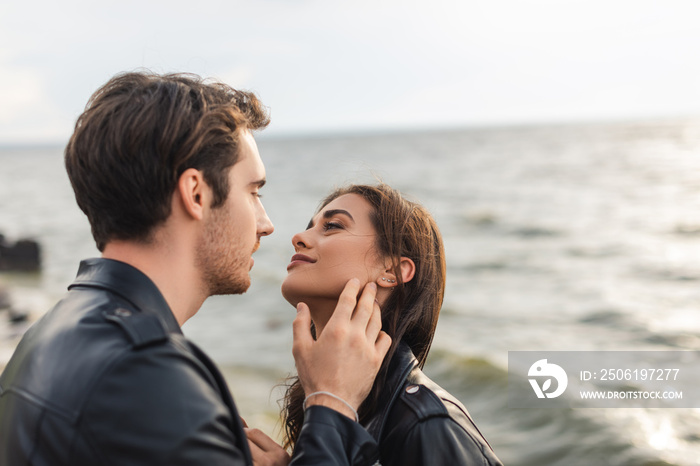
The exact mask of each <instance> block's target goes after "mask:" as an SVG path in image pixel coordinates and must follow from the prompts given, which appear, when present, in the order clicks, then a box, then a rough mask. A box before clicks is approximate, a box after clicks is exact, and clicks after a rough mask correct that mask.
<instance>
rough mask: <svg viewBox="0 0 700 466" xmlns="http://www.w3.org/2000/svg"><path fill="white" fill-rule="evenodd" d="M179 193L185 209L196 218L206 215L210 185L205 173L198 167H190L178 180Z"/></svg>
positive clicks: (199, 218)
mask: <svg viewBox="0 0 700 466" xmlns="http://www.w3.org/2000/svg"><path fill="white" fill-rule="evenodd" d="M176 191H177V194H179V196H180V199H181V200H182V207H183V209H184V211H185V212H186V213H187V214H188V215H189V216H191V217H192V218H194V219H196V220H202V218H203V217H204V207H205V206H207V205H209V193H210V190H209V186H208V185H207V184H206V182H205V181H204V175H203V174H202V172H201V171H199V170H197V169H196V168H188V169H187V170H185V171H184V172H183V173H182V175H180V178H178V180H177V189H176Z"/></svg>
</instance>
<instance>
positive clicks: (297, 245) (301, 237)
mask: <svg viewBox="0 0 700 466" xmlns="http://www.w3.org/2000/svg"><path fill="white" fill-rule="evenodd" d="M292 246H294V250H299V249H308V247H309V240H308V238H307V237H306V231H301V232H299V233H297V234H296V235H294V236H292Z"/></svg>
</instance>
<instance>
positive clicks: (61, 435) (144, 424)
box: [0, 73, 390, 466]
mask: <svg viewBox="0 0 700 466" xmlns="http://www.w3.org/2000/svg"><path fill="white" fill-rule="evenodd" d="M267 124H268V118H267V115H266V114H265V111H264V110H263V107H262V105H261V104H260V102H259V101H258V100H257V98H256V97H255V96H254V95H252V94H249V93H245V92H240V91H236V90H234V89H231V88H230V87H228V86H226V85H223V84H216V83H206V82H203V81H202V80H201V79H199V78H198V77H196V76H191V75H165V76H159V75H155V74H148V73H127V74H123V75H120V76H117V77H115V78H113V79H112V80H110V81H109V82H108V83H107V84H105V85H104V86H103V87H102V88H100V89H99V90H98V91H97V92H96V93H95V94H94V95H93V96H92V98H91V99H90V101H89V102H88V105H87V108H86V110H85V112H84V113H83V114H82V115H81V116H80V117H79V119H78V122H77V123H76V127H75V132H74V134H73V136H72V137H71V139H70V142H69V143H68V146H67V147H66V151H65V162H66V169H67V171H68V175H69V178H70V181H71V184H72V185H73V189H74V191H75V197H76V200H77V202H78V205H79V206H80V208H81V209H82V210H83V212H85V214H86V215H87V217H88V219H89V221H90V225H91V227H92V233H93V237H94V239H95V241H96V243H97V247H98V249H99V250H100V251H101V252H102V258H99V259H90V260H86V261H83V262H82V263H81V265H80V269H79V272H78V276H77V278H76V280H75V282H74V283H73V284H72V285H71V286H70V287H69V292H68V294H67V295H66V297H65V298H64V299H63V300H61V301H60V302H59V303H58V304H57V305H56V306H55V307H54V308H53V309H52V310H50V311H49V312H48V313H47V314H46V315H45V316H44V317H43V318H42V319H41V320H40V321H38V322H37V323H36V324H35V325H34V326H33V327H32V328H31V329H30V330H29V331H28V332H27V333H26V334H25V336H24V338H23V339H22V341H21V342H20V344H19V345H18V347H17V349H16V351H15V354H14V355H13V357H12V359H11V360H10V362H9V363H8V365H7V367H6V369H5V371H4V372H3V374H2V376H0V465H16V464H31V465H48V464H51V465H54V464H57V465H71V466H79V465H97V464H108V465H110V464H114V465H117V464H125V465H161V464H162V465H180V464H188V465H189V464H201V465H219V464H222V465H223V464H231V465H243V464H246V465H247V464H252V462H253V457H254V458H255V460H256V463H259V464H273V463H274V464H285V463H287V462H288V461H289V457H288V456H287V455H286V453H284V452H282V451H281V450H280V449H279V447H278V446H276V445H274V442H272V441H271V440H270V439H269V438H268V437H266V436H265V435H264V434H262V433H260V432H258V431H255V430H253V431H249V432H248V436H249V439H250V443H249V441H248V439H247V438H246V432H245V431H244V426H243V425H242V422H241V420H240V418H239V416H238V414H237V411H236V407H235V405H234V403H233V400H232V398H231V395H230V393H229V391H228V388H227V387H226V384H225V382H224V380H223V377H222V376H221V374H220V372H219V371H218V370H217V369H216V367H215V366H214V364H213V363H212V362H211V361H210V360H209V358H207V356H206V355H205V354H204V353H203V352H202V351H201V350H200V349H198V348H197V347H196V346H195V345H194V344H192V343H191V342H189V341H188V340H187V339H185V338H184V336H183V335H182V332H181V330H180V327H181V325H182V324H183V323H184V322H186V321H187V319H189V318H190V317H192V316H193V315H194V314H195V313H196V312H197V311H198V309H199V308H200V306H201V304H202V302H203V301H204V300H205V299H206V298H207V297H208V296H211V295H214V294H231V293H243V292H245V291H246V290H247V289H248V286H249V285H250V277H249V271H250V269H251V267H252V266H253V259H252V257H251V256H252V254H253V252H255V250H256V249H257V248H258V246H259V244H260V238H261V237H263V236H266V235H269V234H270V233H272V231H273V225H272V223H271V222H270V220H269V218H268V217H267V214H266V213H265V210H264V208H263V206H262V204H261V202H260V196H259V191H260V189H261V188H262V186H263V185H264V184H265V168H264V165H263V163H262V161H261V159H260V156H259V154H258V150H257V147H256V145H255V141H254V139H253V137H252V135H251V131H253V130H256V129H260V128H263V127H265V126H266V125H267ZM359 288H360V287H359V282H358V281H356V280H351V281H350V282H349V283H348V285H347V287H346V289H345V291H344V295H343V298H342V299H341V304H339V306H338V308H337V310H336V314H335V316H334V317H333V319H332V322H329V325H332V326H333V329H334V330H333V331H332V332H328V330H326V332H324V333H323V335H324V336H325V335H326V334H327V333H328V334H330V335H333V337H334V338H332V339H328V338H327V339H324V338H319V340H318V341H314V340H313V339H312V338H311V335H310V331H309V326H310V320H309V319H310V318H309V314H308V308H306V307H305V306H304V305H300V306H299V308H298V315H297V319H296V320H295V323H294V355H295V359H296V363H297V369H298V371H299V375H300V378H301V380H302V383H303V386H304V389H305V391H306V393H307V394H309V395H310V394H312V393H314V395H313V396H311V397H309V399H308V400H307V403H306V405H307V407H308V408H307V411H306V416H305V419H304V426H303V429H302V434H301V438H300V441H299V444H298V447H297V449H296V451H295V452H294V454H293V455H292V458H291V461H292V463H293V464H300V465H301V464H352V463H361V462H363V461H365V460H366V459H367V458H370V457H373V456H374V454H375V448H376V445H375V444H374V442H373V440H372V439H371V437H370V436H369V434H368V433H367V432H366V431H365V430H364V429H363V428H362V427H361V426H359V424H358V423H357V422H355V421H356V415H355V412H354V410H356V409H357V407H358V406H359V404H360V403H361V402H362V400H363V399H364V397H365V396H366V394H367V393H368V392H369V389H370V386H371V384H372V382H373V379H374V377H375V375H376V371H377V370H378V368H379V365H380V363H381V360H382V358H383V357H384V354H385V353H386V351H387V349H388V347H389V340H390V339H389V337H388V336H387V335H386V334H384V333H383V332H381V330H380V327H381V322H380V317H379V308H378V305H377V304H376V302H375V299H374V293H375V289H374V288H371V287H366V288H365V290H364V291H362V293H361V294H360V289H359ZM358 295H359V296H360V297H359V299H357V297H358ZM326 328H328V327H326ZM319 392H321V393H319ZM251 450H252V453H251Z"/></svg>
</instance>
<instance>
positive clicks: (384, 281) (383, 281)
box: [377, 257, 416, 288]
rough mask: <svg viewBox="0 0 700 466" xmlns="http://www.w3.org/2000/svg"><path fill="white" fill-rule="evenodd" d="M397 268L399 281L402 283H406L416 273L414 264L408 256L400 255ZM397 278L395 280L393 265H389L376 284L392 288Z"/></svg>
mask: <svg viewBox="0 0 700 466" xmlns="http://www.w3.org/2000/svg"><path fill="white" fill-rule="evenodd" d="M399 269H400V270H401V281H402V282H403V283H408V282H410V281H411V280H413V276H414V275H415V274H416V264H415V263H414V262H413V260H411V259H409V258H408V257H402V258H401V260H400V261H399ZM397 283H398V280H396V274H395V273H394V267H393V266H392V265H389V267H387V269H386V270H385V271H384V273H383V274H382V276H381V277H379V279H378V280H377V285H379V286H381V287H384V288H392V287H394V286H396V285H397Z"/></svg>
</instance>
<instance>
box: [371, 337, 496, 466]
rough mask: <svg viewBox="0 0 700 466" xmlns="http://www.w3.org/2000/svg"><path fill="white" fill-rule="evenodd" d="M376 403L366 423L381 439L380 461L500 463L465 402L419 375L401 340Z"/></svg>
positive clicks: (452, 465)
mask: <svg viewBox="0 0 700 466" xmlns="http://www.w3.org/2000/svg"><path fill="white" fill-rule="evenodd" d="M379 406H380V411H379V413H377V414H376V415H375V416H374V417H373V418H372V419H371V420H370V421H369V422H368V423H366V427H367V430H368V431H369V433H370V434H371V435H372V436H373V437H374V438H375V439H376V440H377V441H378V442H379V451H380V458H379V463H380V464H381V465H383V466H389V465H397V466H398V465H401V466H413V465H450V466H457V465H484V466H497V465H500V466H502V463H501V461H500V460H499V459H498V458H497V457H496V454H495V453H494V452H493V450H492V449H491V446H490V445H489V444H488V442H487V441H486V439H485V438H484V436H483V435H482V434H481V432H479V429H478V428H477V427H476V424H474V421H473V420H472V418H471V417H470V416H469V413H468V412H467V409H466V408H465V407H464V405H462V403H460V402H459V400H457V399H456V398H455V397H453V396H452V395H450V394H449V393H447V392H446V391H445V390H443V389H442V388H440V387H439V386H438V385H437V384H436V383H435V382H433V381H432V380H430V379H429V378H428V377H427V376H426V375H425V374H423V372H422V371H421V370H420V368H419V367H418V361H417V360H416V358H415V357H414V355H413V353H412V352H411V350H410V349H409V347H408V345H406V344H405V343H403V342H402V343H401V344H400V345H399V347H398V348H397V351H396V353H395V354H394V356H393V357H392V360H391V363H390V365H389V372H388V378H387V384H386V387H385V389H384V390H383V391H382V395H381V397H380V402H379Z"/></svg>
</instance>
